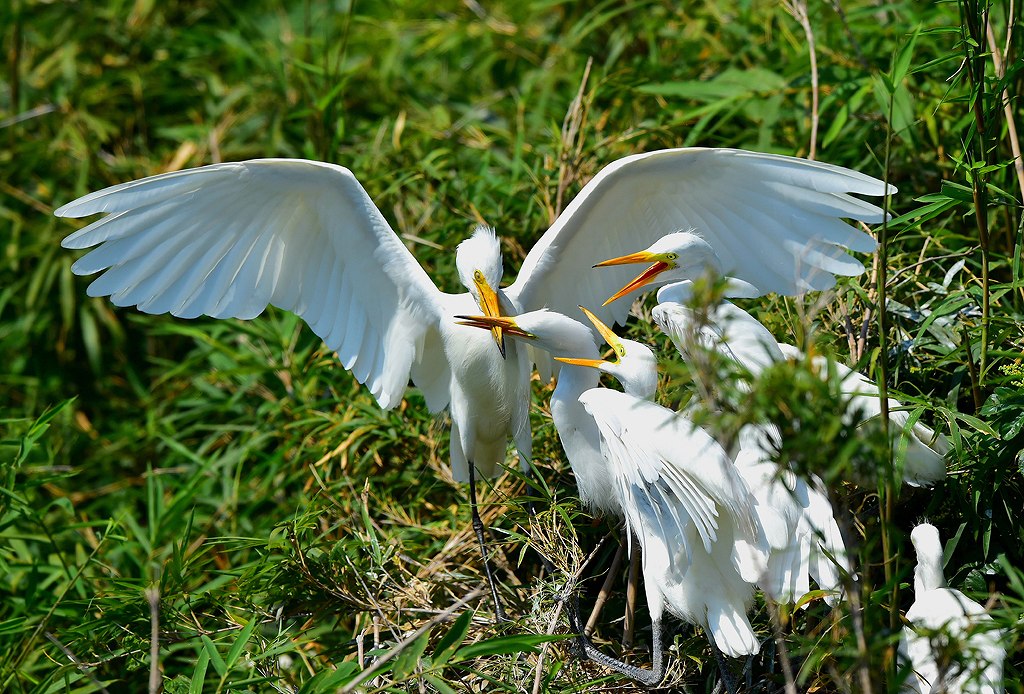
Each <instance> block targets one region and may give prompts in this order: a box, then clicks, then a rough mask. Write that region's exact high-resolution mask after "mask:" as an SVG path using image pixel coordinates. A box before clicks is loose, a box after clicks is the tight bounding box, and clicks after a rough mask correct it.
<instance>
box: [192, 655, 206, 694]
mask: <svg viewBox="0 0 1024 694" xmlns="http://www.w3.org/2000/svg"><path fill="white" fill-rule="evenodd" d="M209 664H210V654H209V653H207V652H206V651H205V650H203V651H201V652H200V653H199V657H198V658H197V659H196V666H195V668H194V669H193V670H192V682H191V683H190V684H189V688H188V693H189V694H203V682H204V681H205V680H206V668H207V666H208V665H209Z"/></svg>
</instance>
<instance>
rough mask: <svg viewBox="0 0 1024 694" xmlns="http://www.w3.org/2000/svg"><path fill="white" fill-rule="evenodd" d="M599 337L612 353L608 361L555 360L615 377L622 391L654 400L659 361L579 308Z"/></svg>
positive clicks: (646, 347) (644, 347)
mask: <svg viewBox="0 0 1024 694" xmlns="http://www.w3.org/2000/svg"><path fill="white" fill-rule="evenodd" d="M580 310H581V311H583V313H585V314H586V316H587V318H589V319H590V322H591V323H593V324H594V327H595V328H597V331H598V332H599V333H600V334H601V337H603V338H604V339H605V342H607V343H608V345H609V346H610V347H611V348H612V350H613V351H614V353H615V354H614V356H613V357H612V358H611V359H607V360H603V359H578V358H571V359H570V358H565V357H555V358H556V359H557V360H558V361H560V362H564V363H566V364H573V365H575V366H589V367H592V368H595V369H599V370H600V371H603V372H604V373H606V374H610V375H611V376H614V377H615V378H616V379H617V380H618V381H619V383H621V384H622V387H623V389H624V390H625V391H626V392H627V393H629V394H630V395H635V396H636V397H638V398H645V399H647V400H653V399H654V394H655V393H656V392H657V390H658V361H657V359H656V358H655V356H654V352H652V351H651V350H650V348H649V347H648V346H647V345H644V344H641V343H639V342H634V341H633V340H627V339H625V338H622V337H619V336H618V335H616V334H615V333H614V332H612V329H611V328H609V327H608V326H607V325H605V324H604V323H603V322H602V321H601V319H599V318H598V317H597V316H595V315H594V314H593V313H591V312H590V311H588V310H587V309H585V308H583V307H582V306H580Z"/></svg>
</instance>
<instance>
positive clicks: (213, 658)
mask: <svg viewBox="0 0 1024 694" xmlns="http://www.w3.org/2000/svg"><path fill="white" fill-rule="evenodd" d="M199 638H200V639H201V640H202V642H203V646H204V648H205V649H206V650H205V651H204V652H205V653H206V654H207V655H209V657H210V662H211V663H213V669H214V670H216V671H217V674H218V675H220V676H221V677H224V676H226V675H227V674H228V666H227V664H226V663H225V662H224V658H222V657H221V655H220V652H219V651H218V650H217V644H215V643H214V642H213V641H212V640H211V639H210V637H209V636H207V635H206V634H203V635H202V636H200V637H199Z"/></svg>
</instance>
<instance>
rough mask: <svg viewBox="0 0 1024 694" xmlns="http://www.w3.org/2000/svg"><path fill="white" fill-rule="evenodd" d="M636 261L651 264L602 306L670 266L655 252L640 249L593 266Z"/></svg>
mask: <svg viewBox="0 0 1024 694" xmlns="http://www.w3.org/2000/svg"><path fill="white" fill-rule="evenodd" d="M637 263H652V265H651V266H650V267H649V268H647V269H646V270H644V271H643V272H641V273H640V274H639V275H637V276H636V277H635V278H634V279H633V281H632V282H630V283H629V284H627V285H626V286H625V287H623V288H622V289H620V290H619V291H617V292H616V293H615V294H614V295H613V296H612V297H611V298H610V299H608V300H607V301H605V302H604V303H603V304H601V305H602V306H607V305H608V304H610V303H611V302H613V301H615V300H616V299H621V298H622V297H624V296H626V295H627V294H629V293H630V292H633V291H636V290H637V289H639V288H640V287H643V286H644V285H647V284H650V283H651V282H652V281H654V278H655V277H657V276H658V275H660V274H661V273H663V272H665V270H668V269H669V268H671V267H672V266H671V265H669V264H668V263H666V262H665V261H664V260H662V259H661V258H660V257H659V256H658V255H657V254H655V253H650V252H649V251H640V252H639V253H630V254H629V255H623V256H619V257H618V258H612V259H610V260H605V261H603V262H600V263H598V264H597V265H595V266H594V267H608V266H610V265H634V264H637Z"/></svg>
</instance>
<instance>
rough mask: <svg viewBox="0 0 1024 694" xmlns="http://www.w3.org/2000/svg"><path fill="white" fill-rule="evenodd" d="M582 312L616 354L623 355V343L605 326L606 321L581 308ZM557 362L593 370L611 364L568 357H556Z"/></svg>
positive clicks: (597, 360) (598, 360)
mask: <svg viewBox="0 0 1024 694" xmlns="http://www.w3.org/2000/svg"><path fill="white" fill-rule="evenodd" d="M580 310H581V311H583V313H584V314H585V315H586V317H587V318H588V319H589V320H590V322H591V323H593V324H594V327H595V328H597V332H599V333H600V334H601V337H603V338H604V341H605V342H607V343H608V344H609V345H611V347H612V349H613V350H615V354H616V355H619V354H621V353H622V347H621V345H622V343H621V342H620V341H619V336H618V335H616V334H615V333H614V332H612V329H611V328H609V327H608V326H607V325H605V324H604V321H602V320H601V319H600V318H598V317H597V316H595V315H594V314H593V313H591V312H590V311H588V310H587V309H586V308H584V307H583V306H580ZM555 361H560V362H562V363H564V364H572V365H574V366H589V367H590V368H592V369H599V368H601V365H602V364H607V363H609V362H606V361H604V360H601V359H572V358H568V357H555Z"/></svg>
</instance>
